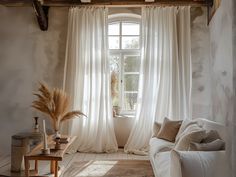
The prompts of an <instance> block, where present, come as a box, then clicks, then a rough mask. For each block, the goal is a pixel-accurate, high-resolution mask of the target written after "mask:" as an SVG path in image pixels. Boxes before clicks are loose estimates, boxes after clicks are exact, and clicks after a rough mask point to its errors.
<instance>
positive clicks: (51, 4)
mask: <svg viewBox="0 0 236 177" xmlns="http://www.w3.org/2000/svg"><path fill="white" fill-rule="evenodd" d="M0 4H2V5H5V6H30V5H31V3H30V2H27V1H23V2H21V3H20V2H18V3H17V2H15V3H14V2H12V3H10V2H8V3H1V2H0ZM42 5H44V6H49V7H71V6H76V7H77V6H79V7H87V6H94V7H112V8H121V7H149V6H160V7H163V6H191V7H202V6H205V7H207V6H208V3H207V2H206V1H192V2H189V1H179V2H176V1H175V2H173V1H172V2H167V1H162V2H160V1H159V2H153V3H145V2H140V3H139V2H136V3H135V2H128V3H124V2H123V3H122V2H110V3H86V4H83V3H78V2H66V1H61V2H52V1H51V2H50V1H49V2H48V1H43V3H42Z"/></svg>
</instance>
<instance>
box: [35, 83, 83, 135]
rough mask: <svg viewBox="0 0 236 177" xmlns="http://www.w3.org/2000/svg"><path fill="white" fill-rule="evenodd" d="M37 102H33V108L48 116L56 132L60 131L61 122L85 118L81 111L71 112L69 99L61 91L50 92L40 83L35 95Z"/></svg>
mask: <svg viewBox="0 0 236 177" xmlns="http://www.w3.org/2000/svg"><path fill="white" fill-rule="evenodd" d="M34 95H35V96H36V97H37V100H35V101H33V103H32V107H33V108H35V109H36V110H38V111H41V112H43V113H45V114H47V115H48V116H49V117H50V118H51V121H52V123H53V128H54V130H55V131H59V128H60V125H61V122H63V121H66V120H70V119H73V118H75V117H81V116H85V117H86V115H85V114H83V113H82V112H81V111H79V110H75V111H69V104H70V101H69V97H68V95H67V94H66V93H65V92H64V91H63V90H61V89H58V88H54V89H52V90H50V89H49V88H48V87H47V86H46V85H44V84H42V83H40V87H39V89H38V92H37V93H34Z"/></svg>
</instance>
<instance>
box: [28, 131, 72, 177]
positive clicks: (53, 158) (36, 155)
mask: <svg viewBox="0 0 236 177" xmlns="http://www.w3.org/2000/svg"><path fill="white" fill-rule="evenodd" d="M75 139H76V137H75V136H73V137H70V140H69V142H68V143H66V144H61V149H60V150H55V149H51V152H50V154H49V155H43V154H41V149H42V147H43V144H42V143H40V144H39V145H37V146H36V147H35V148H34V149H33V150H32V151H31V152H30V153H28V154H26V155H25V156H24V160H25V176H26V177H29V176H30V174H29V169H30V163H29V161H30V160H34V161H35V165H34V170H35V173H36V175H38V161H39V160H44V161H50V162H51V164H50V172H51V173H52V174H54V176H55V177H58V170H59V167H58V161H62V160H63V156H64V154H65V152H66V150H67V149H68V147H69V146H70V145H71V144H72V143H73V142H74V141H75ZM48 144H49V147H51V148H53V147H54V146H55V142H54V141H53V138H52V136H49V137H48Z"/></svg>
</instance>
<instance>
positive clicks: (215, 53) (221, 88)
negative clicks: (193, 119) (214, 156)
mask: <svg viewBox="0 0 236 177" xmlns="http://www.w3.org/2000/svg"><path fill="white" fill-rule="evenodd" d="M231 9H232V0H227V1H224V0H223V1H221V5H220V7H219V9H218V10H217V11H216V13H215V15H214V17H213V19H212V20H211V23H210V47H211V49H210V50H211V64H210V66H211V85H212V117H211V119H212V120H215V121H218V122H221V123H228V122H229V120H230V119H231V117H232V110H233V109H232V108H233V107H232V106H233V97H232V96H233V53H232V39H233V31H232V22H233V21H232V10H231Z"/></svg>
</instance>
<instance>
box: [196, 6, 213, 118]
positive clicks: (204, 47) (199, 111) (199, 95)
mask: <svg viewBox="0 0 236 177" xmlns="http://www.w3.org/2000/svg"><path fill="white" fill-rule="evenodd" d="M191 41H192V42H191V45H192V46H191V48H192V50H191V52H192V116H193V118H199V117H204V118H209V117H210V116H211V84H210V36H209V27H208V26H207V11H206V8H201V7H199V8H191Z"/></svg>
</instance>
